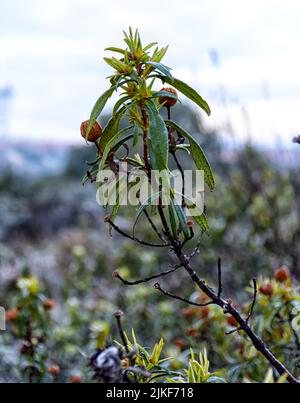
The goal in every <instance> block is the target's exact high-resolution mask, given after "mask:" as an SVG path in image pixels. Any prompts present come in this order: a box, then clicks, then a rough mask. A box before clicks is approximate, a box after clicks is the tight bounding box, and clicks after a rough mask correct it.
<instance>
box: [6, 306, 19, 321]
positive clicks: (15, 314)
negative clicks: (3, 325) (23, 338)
mask: <svg viewBox="0 0 300 403" xmlns="http://www.w3.org/2000/svg"><path fill="white" fill-rule="evenodd" d="M19 315H20V312H19V310H18V309H10V310H8V311H7V312H6V314H5V320H6V322H15V321H16V320H17V319H18V318H19Z"/></svg>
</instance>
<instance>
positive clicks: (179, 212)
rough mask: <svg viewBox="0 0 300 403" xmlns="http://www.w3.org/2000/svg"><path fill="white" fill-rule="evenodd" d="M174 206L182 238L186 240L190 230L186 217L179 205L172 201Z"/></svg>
mask: <svg viewBox="0 0 300 403" xmlns="http://www.w3.org/2000/svg"><path fill="white" fill-rule="evenodd" d="M174 208H175V210H176V214H177V217H178V220H179V224H180V230H181V231H182V232H183V234H184V238H185V239H186V240H188V239H189V237H190V232H189V229H188V226H187V219H186V215H185V213H184V211H183V209H182V207H181V206H179V205H178V204H177V203H176V202H175V203H174Z"/></svg>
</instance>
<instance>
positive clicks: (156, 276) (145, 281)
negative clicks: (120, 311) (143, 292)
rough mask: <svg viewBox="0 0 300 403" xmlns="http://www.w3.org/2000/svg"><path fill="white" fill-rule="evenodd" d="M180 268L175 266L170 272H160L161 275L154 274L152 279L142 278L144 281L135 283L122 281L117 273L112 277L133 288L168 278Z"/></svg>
mask: <svg viewBox="0 0 300 403" xmlns="http://www.w3.org/2000/svg"><path fill="white" fill-rule="evenodd" d="M181 267H182V266H180V265H177V266H175V267H174V268H173V269H172V270H168V271H165V272H161V273H158V274H156V275H154V276H152V277H148V278H144V279H141V280H137V281H127V280H124V279H123V278H122V277H121V276H120V274H119V273H118V272H117V271H115V272H114V273H113V277H115V278H117V279H119V280H120V281H122V283H123V284H125V285H129V286H134V285H139V284H144V283H148V282H149V281H152V280H156V279H158V278H160V277H165V276H168V275H169V274H172V273H175V271H177V270H178V269H180V268H181Z"/></svg>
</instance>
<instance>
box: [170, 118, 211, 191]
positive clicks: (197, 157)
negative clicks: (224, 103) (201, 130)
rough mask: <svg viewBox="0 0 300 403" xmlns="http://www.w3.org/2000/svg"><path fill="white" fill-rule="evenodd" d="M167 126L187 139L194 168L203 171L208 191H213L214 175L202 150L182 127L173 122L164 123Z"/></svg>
mask: <svg viewBox="0 0 300 403" xmlns="http://www.w3.org/2000/svg"><path fill="white" fill-rule="evenodd" d="M166 125H167V126H171V127H172V128H173V129H174V130H176V131H177V133H179V134H181V135H182V136H183V137H185V138H187V139H188V140H189V142H190V152H191V155H192V157H193V160H194V162H195V164H196V167H197V168H198V169H199V170H203V171H204V178H205V182H206V184H207V186H208V187H209V188H210V190H214V189H215V187H216V183H215V179H214V175H213V173H212V169H211V167H210V164H209V162H208V160H207V158H206V156H205V154H204V151H203V150H202V148H201V146H200V145H199V143H198V142H197V140H196V139H194V137H193V136H191V135H190V134H189V133H187V132H186V131H185V130H184V129H183V128H182V127H180V126H179V125H177V124H176V123H175V122H172V121H169V120H167V121H166Z"/></svg>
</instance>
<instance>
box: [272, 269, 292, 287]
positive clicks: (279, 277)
mask: <svg viewBox="0 0 300 403" xmlns="http://www.w3.org/2000/svg"><path fill="white" fill-rule="evenodd" d="M290 277H291V273H290V271H289V269H288V267H286V266H282V267H280V268H279V269H278V270H276V272H275V279H276V281H278V282H279V283H285V282H286V281H287V280H288V279H289V278H290Z"/></svg>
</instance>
